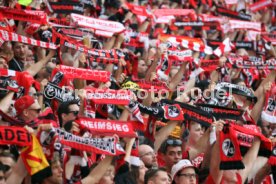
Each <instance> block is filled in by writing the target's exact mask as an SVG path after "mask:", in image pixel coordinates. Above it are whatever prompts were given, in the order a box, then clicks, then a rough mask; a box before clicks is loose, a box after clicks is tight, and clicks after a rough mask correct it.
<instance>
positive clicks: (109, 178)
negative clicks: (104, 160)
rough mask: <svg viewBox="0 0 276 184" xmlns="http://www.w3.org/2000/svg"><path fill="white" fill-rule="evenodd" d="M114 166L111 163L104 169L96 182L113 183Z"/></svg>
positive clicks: (99, 183)
mask: <svg viewBox="0 0 276 184" xmlns="http://www.w3.org/2000/svg"><path fill="white" fill-rule="evenodd" d="M114 174H115V167H114V166H113V165H111V166H109V168H108V169H107V170H106V171H105V173H104V175H103V177H102V178H101V179H100V181H99V182H98V183H97V184H113V183H114V176H115V175H114Z"/></svg>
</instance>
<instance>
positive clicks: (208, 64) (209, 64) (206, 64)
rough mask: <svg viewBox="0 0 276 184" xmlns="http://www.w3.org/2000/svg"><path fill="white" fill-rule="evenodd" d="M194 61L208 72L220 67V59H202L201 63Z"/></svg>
mask: <svg viewBox="0 0 276 184" xmlns="http://www.w3.org/2000/svg"><path fill="white" fill-rule="evenodd" d="M194 63H195V64H196V66H198V67H200V68H201V69H202V70H204V71H206V72H211V71H214V70H216V69H217V68H218V65H219V60H216V59H215V60H206V59H200V60H199V63H196V61H194Z"/></svg>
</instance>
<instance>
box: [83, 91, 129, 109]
mask: <svg viewBox="0 0 276 184" xmlns="http://www.w3.org/2000/svg"><path fill="white" fill-rule="evenodd" d="M85 90H86V99H87V100H92V101H93V102H94V103H95V104H116V105H128V104H129V101H130V98H131V97H130V95H131V92H130V91H129V90H112V89H96V88H90V87H86V88H85Z"/></svg>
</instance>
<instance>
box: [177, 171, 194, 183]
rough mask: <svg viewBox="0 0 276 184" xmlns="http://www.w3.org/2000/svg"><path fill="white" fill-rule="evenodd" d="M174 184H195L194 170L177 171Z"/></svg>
mask: <svg viewBox="0 0 276 184" xmlns="http://www.w3.org/2000/svg"><path fill="white" fill-rule="evenodd" d="M174 181H175V183H176V184H196V173H195V169H194V168H191V167H190V168H185V169H182V170H181V171H179V173H178V174H177V175H176V176H175V179H174Z"/></svg>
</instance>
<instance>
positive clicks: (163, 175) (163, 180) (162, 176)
mask: <svg viewBox="0 0 276 184" xmlns="http://www.w3.org/2000/svg"><path fill="white" fill-rule="evenodd" d="M152 184H170V178H169V176H168V173H167V172H165V171H158V172H157V173H156V176H155V177H154V179H153V180H152Z"/></svg>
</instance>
